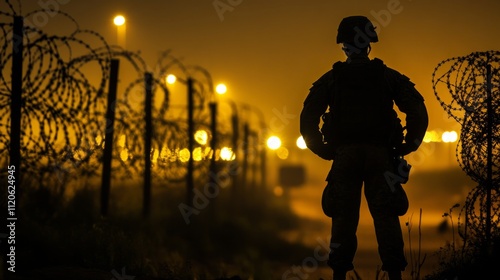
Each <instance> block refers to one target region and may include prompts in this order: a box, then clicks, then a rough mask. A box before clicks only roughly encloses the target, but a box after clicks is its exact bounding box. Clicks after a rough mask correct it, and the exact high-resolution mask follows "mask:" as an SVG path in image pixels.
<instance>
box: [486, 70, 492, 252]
mask: <svg viewBox="0 0 500 280" xmlns="http://www.w3.org/2000/svg"><path fill="white" fill-rule="evenodd" d="M486 98H487V101H486V102H487V109H486V110H487V118H488V128H487V133H488V134H487V137H488V139H487V147H486V151H487V155H486V156H487V160H486V162H487V165H486V166H487V167H486V168H487V173H486V174H487V175H486V176H487V179H486V185H487V186H486V246H487V247H489V246H490V245H491V244H490V242H491V189H492V188H493V132H492V129H493V117H494V113H493V105H492V96H491V65H490V64H488V65H486Z"/></svg>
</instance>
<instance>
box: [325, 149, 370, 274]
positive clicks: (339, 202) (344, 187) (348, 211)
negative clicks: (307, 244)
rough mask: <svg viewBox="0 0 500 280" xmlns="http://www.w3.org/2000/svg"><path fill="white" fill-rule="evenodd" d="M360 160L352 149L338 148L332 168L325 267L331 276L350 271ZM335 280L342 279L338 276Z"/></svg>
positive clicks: (352, 255)
mask: <svg viewBox="0 0 500 280" xmlns="http://www.w3.org/2000/svg"><path fill="white" fill-rule="evenodd" d="M362 159H363V157H362V156H360V153H359V150H357V149H356V148H355V147H349V148H343V149H340V150H339V151H338V152H337V154H336V156H335V160H334V163H333V166H332V172H331V173H330V176H329V181H330V183H331V184H332V188H333V190H332V192H331V193H332V205H333V211H332V212H333V215H332V232H331V233H332V235H331V244H330V247H331V250H330V257H329V261H328V264H329V266H330V267H331V268H332V269H333V270H334V274H335V275H337V276H338V275H342V274H345V272H347V271H349V270H352V269H353V268H354V266H353V259H354V255H355V253H356V249H357V238H356V230H357V227H358V220H359V207H360V203H361V188H362V173H361V172H362V170H361V169H360V168H361V167H362ZM335 279H342V277H340V278H338V277H335Z"/></svg>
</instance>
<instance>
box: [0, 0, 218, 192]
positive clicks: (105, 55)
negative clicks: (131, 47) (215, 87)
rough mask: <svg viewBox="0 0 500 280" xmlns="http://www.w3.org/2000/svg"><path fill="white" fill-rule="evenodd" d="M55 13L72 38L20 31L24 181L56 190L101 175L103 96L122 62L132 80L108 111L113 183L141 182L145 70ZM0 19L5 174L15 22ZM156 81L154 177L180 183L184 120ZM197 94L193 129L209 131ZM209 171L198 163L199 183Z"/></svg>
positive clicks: (134, 57) (158, 75)
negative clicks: (111, 123) (67, 25)
mask: <svg viewBox="0 0 500 280" xmlns="http://www.w3.org/2000/svg"><path fill="white" fill-rule="evenodd" d="M6 2H7V3H8V4H10V3H9V2H8V1H6ZM11 8H12V10H14V7H12V6H11ZM19 10H20V7H19ZM36 12H38V11H33V12H31V13H28V14H27V15H26V16H29V15H31V14H34V13H36ZM54 12H57V13H58V15H61V16H63V17H65V18H67V19H68V20H69V21H70V22H72V23H73V24H74V26H75V29H74V30H73V31H72V32H70V34H69V35H62V36H60V35H49V34H46V33H44V32H43V30H41V29H39V28H36V27H33V26H25V27H24V41H23V84H22V89H23V105H22V119H21V125H22V135H21V147H22V150H21V156H22V168H23V170H24V173H25V175H26V176H27V177H29V178H31V179H32V180H33V181H36V182H39V183H40V184H46V185H52V184H53V183H54V179H57V180H58V181H59V184H58V185H60V186H62V185H64V184H65V183H66V182H67V181H68V180H73V179H78V178H82V177H90V176H96V175H100V172H101V169H102V165H101V164H102V157H103V148H104V136H105V131H106V129H108V128H106V127H105V126H106V119H105V111H106V107H107V106H109V105H108V104H106V96H107V85H108V83H109V76H110V61H111V60H112V59H120V60H121V61H125V62H126V63H127V65H128V66H129V67H130V66H131V67H132V68H133V71H132V72H134V73H135V75H136V77H135V78H133V79H132V81H131V82H129V83H125V90H124V92H123V93H122V92H118V96H117V100H116V104H111V106H113V107H114V110H115V124H114V128H113V129H114V141H113V142H114V143H115V145H114V147H113V152H112V156H113V161H112V162H113V167H112V175H113V176H115V177H120V178H122V177H123V176H124V175H125V176H126V177H127V178H130V177H131V176H137V175H142V172H143V170H144V163H143V161H144V136H143V135H144V134H143V132H144V130H145V125H144V99H145V98H144V97H145V86H144V74H145V73H146V71H147V66H146V63H145V62H144V61H143V60H142V58H141V57H140V55H139V54H138V53H132V52H128V51H125V50H123V49H121V48H119V47H116V46H110V45H108V43H107V42H106V40H105V39H104V38H103V37H102V36H101V35H100V34H98V33H97V32H94V31H91V30H82V29H80V27H79V26H78V24H77V22H76V21H75V20H74V19H73V18H72V17H71V16H70V15H68V14H66V13H64V12H61V11H54ZM1 16H2V17H1V19H0V32H1V35H0V37H2V40H1V43H0V44H1V45H0V71H1V75H0V131H1V134H0V155H2V162H1V164H2V166H7V160H8V153H9V145H10V144H9V141H10V137H9V132H10V109H9V105H10V95H11V88H10V87H11V86H10V83H11V78H10V77H11V71H10V69H11V66H12V56H13V53H12V44H13V35H12V34H13V23H12V22H13V18H14V16H19V15H18V14H16V13H15V12H10V13H8V12H1ZM2 19H3V20H2ZM5 19H6V20H5ZM4 20H5V22H3V21H4ZM166 53H168V52H166ZM169 57H170V61H171V62H172V61H173V62H175V63H174V64H177V65H179V64H181V63H180V60H177V59H175V58H173V56H171V55H169ZM167 66H168V65H167ZM120 68H122V66H121V65H120ZM167 68H168V67H166V68H165V67H164V69H163V70H166V69H167ZM153 74H154V79H153V83H154V84H153V88H154V90H153V94H154V95H157V94H162V95H163V101H162V104H161V106H160V107H159V108H156V107H154V108H153V113H152V115H153V126H154V134H153V139H152V142H153V143H152V151H151V157H152V159H153V165H154V166H153V169H152V171H153V176H158V177H159V178H162V179H165V180H168V181H180V180H183V179H184V177H185V174H186V162H185V160H183V159H185V157H186V149H185V147H186V146H187V144H186V143H187V141H188V135H187V129H186V126H187V124H186V121H185V119H183V118H182V117H179V116H174V115H173V114H172V113H171V111H172V110H168V108H169V91H168V88H167V87H166V85H165V83H164V80H163V78H164V77H163V75H164V73H163V72H162V71H156V72H155V73H153ZM120 82H123V80H122V79H120ZM195 94H196V97H197V102H198V104H199V107H198V108H197V110H195V124H196V126H197V127H200V128H203V127H208V124H207V123H206V120H207V119H208V114H207V112H206V110H204V108H205V107H206V102H207V91H206V85H205V84H204V83H201V82H199V81H198V80H197V83H195ZM197 148H198V147H197ZM200 148H201V147H200ZM204 148H205V149H204V157H208V156H211V155H212V154H213V151H211V149H209V150H207V147H204ZM188 153H189V152H188ZM207 166H208V163H207V161H204V160H200V161H197V162H196V164H195V167H196V169H195V171H196V174H197V175H196V176H202V174H203V173H204V170H206V168H207Z"/></svg>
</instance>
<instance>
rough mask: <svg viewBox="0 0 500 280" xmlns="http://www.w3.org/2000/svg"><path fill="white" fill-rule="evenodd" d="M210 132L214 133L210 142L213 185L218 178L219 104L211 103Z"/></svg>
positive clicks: (211, 179) (210, 176) (211, 180)
mask: <svg viewBox="0 0 500 280" xmlns="http://www.w3.org/2000/svg"><path fill="white" fill-rule="evenodd" d="M210 119H211V121H210V130H211V133H212V138H211V140H210V146H211V147H212V158H211V159H210V171H209V172H210V175H209V179H210V182H211V183H216V182H215V176H217V162H216V156H215V152H216V150H217V103H216V102H211V103H210ZM219 187H220V186H219Z"/></svg>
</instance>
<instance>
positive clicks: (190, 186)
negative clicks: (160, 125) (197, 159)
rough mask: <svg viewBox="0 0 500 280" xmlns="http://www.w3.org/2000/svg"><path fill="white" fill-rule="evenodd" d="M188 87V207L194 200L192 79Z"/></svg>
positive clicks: (188, 82)
mask: <svg viewBox="0 0 500 280" xmlns="http://www.w3.org/2000/svg"><path fill="white" fill-rule="evenodd" d="M187 86H188V93H187V94H188V96H187V98H188V105H187V106H188V131H187V133H188V149H189V160H188V166H187V205H189V206H191V207H192V206H193V198H194V178H193V177H194V158H193V150H194V87H193V86H194V85H193V79H192V78H191V77H189V78H188V80H187Z"/></svg>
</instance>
